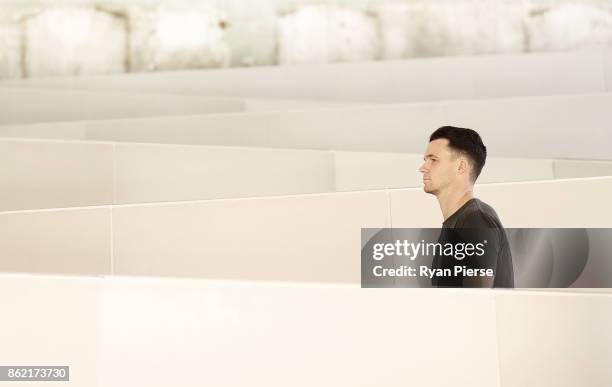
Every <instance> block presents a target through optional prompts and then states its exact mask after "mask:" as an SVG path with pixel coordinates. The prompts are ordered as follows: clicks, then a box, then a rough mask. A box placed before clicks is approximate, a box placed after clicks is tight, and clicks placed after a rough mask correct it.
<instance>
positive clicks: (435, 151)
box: [419, 126, 487, 195]
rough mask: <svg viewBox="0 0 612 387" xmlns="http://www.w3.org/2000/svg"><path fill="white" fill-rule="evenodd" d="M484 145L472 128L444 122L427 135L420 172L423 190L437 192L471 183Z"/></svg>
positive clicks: (484, 154) (484, 151) (484, 153)
mask: <svg viewBox="0 0 612 387" xmlns="http://www.w3.org/2000/svg"><path fill="white" fill-rule="evenodd" d="M486 158H487V148H486V147H485V146H484V144H483V143H482V140H481V139H480V136H479V135H478V133H476V132H475V131H474V130H472V129H466V128H457V127H454V126H443V127H441V128H439V129H437V130H436V131H435V132H433V133H432V134H431V136H430V137H429V144H428V145H427V150H426V151H425V157H424V158H423V159H424V160H425V162H424V163H423V165H422V166H421V168H419V171H420V172H421V173H422V174H423V183H424V184H425V187H424V189H425V192H427V193H431V194H434V195H438V194H439V193H440V192H443V191H445V190H448V189H462V188H463V187H465V186H472V185H474V183H475V182H476V179H477V178H478V176H479V175H480V172H481V171H482V167H483V166H484V164H485V160H486Z"/></svg>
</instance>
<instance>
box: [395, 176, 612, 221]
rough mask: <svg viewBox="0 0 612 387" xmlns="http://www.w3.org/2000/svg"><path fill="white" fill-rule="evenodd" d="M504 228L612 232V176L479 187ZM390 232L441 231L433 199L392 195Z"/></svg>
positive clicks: (415, 193)
mask: <svg viewBox="0 0 612 387" xmlns="http://www.w3.org/2000/svg"><path fill="white" fill-rule="evenodd" d="M475 195H476V196H477V197H478V198H480V199H482V200H483V201H485V202H486V203H489V204H490V205H491V206H493V208H495V211H496V212H497V214H498V215H499V217H500V219H501V221H502V223H503V224H504V226H505V227H507V228H508V227H526V228H538V227H542V228H546V227H551V228H556V227H586V228H589V227H594V228H597V227H603V228H606V227H612V206H610V205H609V201H610V199H609V198H610V197H612V177H593V178H584V179H567V180H551V181H543V182H517V183H494V184H482V185H477V186H476V188H475ZM389 196H390V200H391V222H392V227H400V228H401V227H407V228H410V227H439V226H440V225H441V224H442V221H443V219H442V214H441V212H440V208H439V207H438V202H437V201H436V199H435V197H434V196H433V195H426V194H424V193H423V191H422V190H420V189H414V188H413V189H403V190H391V191H389Z"/></svg>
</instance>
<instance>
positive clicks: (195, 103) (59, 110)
mask: <svg viewBox="0 0 612 387" xmlns="http://www.w3.org/2000/svg"><path fill="white" fill-rule="evenodd" d="M0 105H1V106H2V109H0V125H14V124H28V123H36V122H54V121H84V120H100V119H112V118H130V117H155V116H167V115H184V114H206V113H208V114H210V113H228V112H241V111H244V110H245V103H244V101H242V100H239V99H229V98H216V99H215V98H206V97H193V96H176V95H175V96H173V95H155V94H125V93H94V92H87V91H56V90H29V89H28V90H21V89H16V88H0Z"/></svg>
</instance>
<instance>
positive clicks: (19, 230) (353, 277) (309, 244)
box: [0, 177, 612, 283]
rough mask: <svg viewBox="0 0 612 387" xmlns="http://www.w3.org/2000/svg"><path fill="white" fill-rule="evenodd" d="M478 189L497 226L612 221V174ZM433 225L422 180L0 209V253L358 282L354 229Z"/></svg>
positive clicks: (24, 267)
mask: <svg viewBox="0 0 612 387" xmlns="http://www.w3.org/2000/svg"><path fill="white" fill-rule="evenodd" d="M476 195H477V196H478V197H479V198H481V199H482V200H484V201H485V202H487V203H489V204H491V205H492V206H493V207H494V208H495V210H496V211H497V213H498V214H499V216H500V218H501V220H502V222H503V224H504V226H505V227H516V228H518V227H526V228H534V227H535V228H538V227H542V228H545V227H550V228H558V227H571V228H575V227H583V228H609V227H610V225H611V223H612V220H611V219H612V208H611V207H610V206H609V205H608V203H609V198H610V197H611V196H612V177H599V178H585V179H568V180H551V181H537V182H522V183H504V184H497V183H496V184H482V185H478V186H477V189H476ZM517 203H520V205H517ZM560 208H561V209H563V211H560V210H559V209H560ZM441 223H442V215H441V213H440V209H439V206H438V203H437V201H436V200H435V198H434V197H433V196H432V195H427V194H425V193H424V192H423V191H422V189H421V188H408V189H398V190H388V191H382V190H381V191H356V192H350V193H332V194H311V195H295V196H281V197H262V198H244V199H225V200H205V201H192V202H174V203H152V204H134V205H114V206H103V207H90V208H72V209H58V210H39V211H13V212H0V230H2V232H0V256H3V257H17V259H12V258H8V259H5V260H0V269H1V270H4V271H21V272H43V273H48V272H52V273H64V272H67V273H85V274H91V273H98V274H104V273H107V272H108V271H107V270H108V268H109V267H110V272H111V273H112V274H122V275H147V276H172V277H201V278H224V279H249V280H255V279H256V280H277V281H279V280H280V281H306V282H308V281H315V282H332V283H338V282H340V283H357V282H359V280H360V274H361V272H360V262H359V260H358V259H356V258H355V257H359V256H360V249H361V243H360V238H361V232H360V231H361V230H360V229H361V228H384V227H397V228H402V227H406V228H411V227H417V228H422V227H434V228H436V227H439V226H440V225H441ZM34 241H35V243H34ZM109 246H110V247H109Z"/></svg>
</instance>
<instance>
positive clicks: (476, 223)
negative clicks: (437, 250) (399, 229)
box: [432, 198, 514, 288]
mask: <svg viewBox="0 0 612 387" xmlns="http://www.w3.org/2000/svg"><path fill="white" fill-rule="evenodd" d="M442 227H443V228H442V232H441V235H440V239H439V240H438V241H439V242H440V243H447V242H450V243H453V244H458V243H459V244H461V243H466V242H472V243H478V242H483V240H486V248H484V249H483V250H484V254H483V255H482V256H477V255H474V256H469V257H466V258H464V259H461V260H457V259H456V258H455V257H452V256H451V257H448V256H436V257H434V260H433V263H432V269H451V270H452V271H453V274H454V273H455V271H454V267H455V266H465V267H466V268H467V269H492V270H493V273H494V279H493V287H502V288H513V287H514V270H513V267H512V254H511V252H510V244H509V242H508V237H507V236H506V232H505V230H504V227H503V226H502V224H501V222H500V220H499V217H498V216H497V213H496V212H495V210H494V209H493V208H492V207H491V206H489V205H488V204H486V203H484V202H482V201H480V200H479V199H476V198H474V199H470V200H469V201H468V202H467V203H465V204H464V205H463V206H461V208H459V209H458V210H457V211H455V213H454V214H452V215H451V216H450V217H449V218H448V219H446V220H445V221H444V223H443V224H442ZM489 278H490V277H489ZM432 285H433V286H437V287H464V286H471V285H470V284H469V282H468V281H466V277H465V276H463V275H461V274H459V275H453V276H450V277H449V276H435V277H433V278H432Z"/></svg>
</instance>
